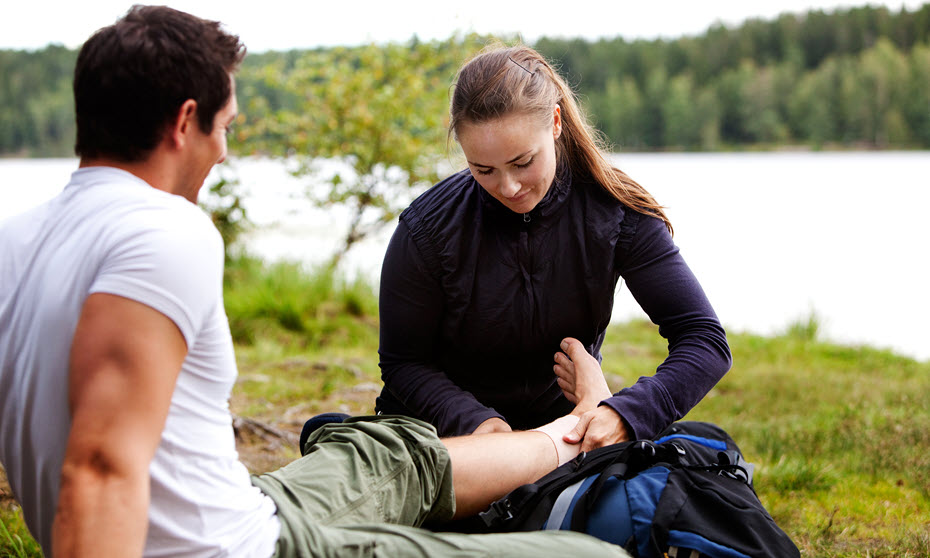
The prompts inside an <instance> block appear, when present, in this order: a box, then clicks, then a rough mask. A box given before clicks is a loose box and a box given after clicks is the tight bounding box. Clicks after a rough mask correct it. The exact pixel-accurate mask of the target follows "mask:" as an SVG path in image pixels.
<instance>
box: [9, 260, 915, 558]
mask: <svg viewBox="0 0 930 558" xmlns="http://www.w3.org/2000/svg"><path fill="white" fill-rule="evenodd" d="M226 302H227V313H228V315H229V318H230V323H231V324H233V325H232V329H233V332H234V335H235V338H236V357H237V362H238V365H239V371H240V379H239V382H238V383H237V385H236V388H235V390H234V392H233V398H232V401H231V408H232V410H233V412H234V413H236V414H238V415H240V416H244V417H248V418H251V419H255V420H259V421H262V422H264V423H268V424H270V425H272V426H274V427H275V428H279V429H281V430H285V431H288V432H292V433H296V432H299V430H300V425H301V424H302V423H303V421H304V420H305V419H306V418H308V417H309V416H312V415H314V414H316V413H319V412H324V411H334V410H342V411H344V412H349V413H352V414H365V413H370V412H371V410H372V408H373V405H374V398H375V396H376V395H377V393H378V391H379V390H380V387H381V383H380V372H379V369H378V354H377V345H378V320H377V300H376V295H375V293H374V289H373V288H372V286H370V285H367V284H365V283H360V282H350V281H346V280H344V279H341V278H340V277H339V276H338V275H336V274H334V273H332V272H331V271H328V270H325V269H324V270H306V269H303V268H301V267H299V266H296V265H293V264H276V265H265V264H262V263H260V262H257V261H254V260H248V259H243V260H237V261H235V262H234V263H233V264H231V265H230V268H229V272H228V274H227V282H226ZM729 340H730V345H731V349H732V351H733V357H734V364H733V369H732V370H731V371H730V372H729V373H728V374H727V375H726V376H725V377H724V379H723V380H722V381H721V382H720V383H719V384H718V385H717V386H716V387H715V388H714V389H713V390H711V392H710V393H708V394H707V396H706V397H705V398H704V399H703V401H701V403H700V404H699V405H698V406H697V407H696V408H695V409H693V410H692V412H691V413H689V414H688V416H687V417H686V418H687V419H691V420H705V421H710V422H714V423H716V424H719V425H720V426H721V427H723V428H724V429H726V430H727V431H728V432H730V433H731V434H732V436H733V437H734V439H735V440H736V441H737V443H738V444H739V445H740V448H741V449H742V451H743V453H744V454H745V456H746V458H747V460H749V461H751V462H753V463H755V464H756V477H755V482H756V490H757V492H758V494H759V497H760V498H761V499H762V501H763V503H764V504H765V506H766V508H767V509H768V510H769V512H770V513H771V514H772V516H773V517H774V518H775V520H776V521H777V522H778V524H779V525H780V526H781V527H782V528H783V529H784V530H785V531H786V532H787V533H788V534H789V535H790V536H791V537H792V538H793V539H794V540H795V542H796V543H797V544H798V545H799V546H800V547H801V549H802V555H803V556H812V557H821V556H830V557H841V558H846V557H869V558H878V557H888V558H891V557H907V558H930V363H926V362H923V363H922V362H916V361H914V360H912V359H909V358H905V357H902V356H899V355H896V354H894V353H892V352H889V351H885V350H876V349H871V348H868V347H848V346H840V345H834V344H830V343H824V342H821V341H819V340H818V324H817V321H816V318H814V317H812V318H810V319H808V320H806V321H804V322H799V323H798V324H795V325H793V326H791V327H789V328H787V329H786V331H785V332H784V334H782V335H775V336H770V337H762V336H757V335H750V334H743V333H731V334H729ZM602 352H603V355H604V364H603V368H604V372H605V374H606V375H607V378H608V383H609V384H610V386H611V388H613V389H615V390H617V389H620V388H621V387H623V386H625V385H630V384H632V383H633V382H635V381H636V380H637V378H639V377H640V376H648V375H651V374H653V373H654V371H655V367H656V366H657V365H658V364H659V363H660V362H661V361H662V360H663V359H664V358H665V356H666V354H667V347H666V342H665V340H664V339H662V338H661V337H659V335H658V333H657V331H656V327H655V326H654V325H653V324H650V323H648V322H641V321H634V322H630V323H626V324H618V325H614V326H611V328H610V330H609V331H608V334H607V338H606V342H605V345H604V347H603V350H602ZM243 444H244V445H241V446H240V451H241V452H243V459H244V460H245V461H246V463H247V464H248V465H250V466H251V467H252V468H253V470H255V471H261V470H267V469H269V468H272V467H275V466H279V464H283V463H285V462H287V461H288V460H290V459H293V457H294V456H295V449H294V448H293V447H291V444H290V443H283V444H278V445H275V444H267V443H265V442H262V441H259V442H243ZM0 520H2V521H3V524H4V527H5V528H6V529H7V532H9V533H10V535H8V536H5V535H4V532H3V531H0V558H2V557H5V556H38V555H39V553H38V549H37V547H36V546H35V543H34V542H32V540H31V539H30V538H29V537H28V534H27V533H26V530H25V527H24V526H23V524H22V521H21V519H20V516H19V512H18V511H17V510H16V509H15V508H14V507H13V505H12V501H11V500H10V499H9V498H7V499H6V500H4V501H3V502H0ZM16 537H19V538H18V539H17V538H16ZM17 541H22V543H23V545H22V546H21V547H20V546H18V542H17ZM20 549H22V550H20ZM20 552H23V553H25V554H20Z"/></svg>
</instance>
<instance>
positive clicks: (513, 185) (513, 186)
mask: <svg viewBox="0 0 930 558" xmlns="http://www.w3.org/2000/svg"><path fill="white" fill-rule="evenodd" d="M519 191H520V183H519V182H517V181H516V180H514V179H513V177H511V176H504V177H503V178H502V179H501V195H502V196H504V197H505V198H512V197H514V196H516V195H517V193H518V192H519Z"/></svg>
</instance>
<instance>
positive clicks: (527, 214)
mask: <svg viewBox="0 0 930 558" xmlns="http://www.w3.org/2000/svg"><path fill="white" fill-rule="evenodd" d="M523 222H524V223H529V222H530V214H529V213H524V214H523Z"/></svg>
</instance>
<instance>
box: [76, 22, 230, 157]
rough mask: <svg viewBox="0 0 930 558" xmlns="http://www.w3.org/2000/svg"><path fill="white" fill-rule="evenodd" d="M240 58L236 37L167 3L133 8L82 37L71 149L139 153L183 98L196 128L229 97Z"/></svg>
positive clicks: (206, 128)
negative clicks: (193, 106)
mask: <svg viewBox="0 0 930 558" xmlns="http://www.w3.org/2000/svg"><path fill="white" fill-rule="evenodd" d="M243 57H245V47H244V46H243V45H242V43H241V42H239V37H238V36H236V35H230V34H228V33H226V32H224V31H223V30H222V29H221V27H220V23H219V22H215V21H207V20H204V19H200V18H198V17H195V16H192V15H190V14H187V13H184V12H180V11H177V10H174V9H171V8H168V7H165V6H139V5H136V6H133V7H132V8H131V9H130V10H129V12H128V13H127V14H126V15H125V16H124V17H123V18H122V19H120V20H119V21H117V22H116V23H115V24H113V25H110V26H109V27H104V28H103V29H100V30H99V31H97V32H96V33H94V35H93V36H92V37H91V38H90V39H88V40H87V42H86V43H84V46H83V47H82V48H81V51H80V53H79V54H78V59H77V64H76V66H75V69H74V105H75V113H76V115H77V142H76V144H75V146H74V150H75V152H76V153H77V154H78V155H79V156H80V157H87V158H97V157H108V158H114V159H117V160H119V161H123V162H136V161H140V160H142V159H144V158H145V157H146V156H147V155H148V154H149V153H151V151H152V150H153V149H154V148H155V147H156V146H157V145H158V142H159V141H161V138H162V134H164V132H165V130H166V128H167V126H168V125H169V124H170V122H171V121H172V119H173V118H174V117H176V116H177V114H178V110H179V109H180V108H181V105H182V104H184V102H185V101H186V100H188V99H193V100H195V101H197V121H198V124H199V126H200V129H201V131H203V132H204V133H209V132H210V131H212V129H213V119H214V117H215V116H216V113H217V112H218V111H219V110H220V109H221V108H223V107H224V106H225V105H226V102H227V101H228V100H229V97H230V93H231V90H232V86H231V83H230V79H229V75H230V74H231V73H232V72H234V71H236V69H237V68H238V66H239V64H240V63H241V62H242V59H243Z"/></svg>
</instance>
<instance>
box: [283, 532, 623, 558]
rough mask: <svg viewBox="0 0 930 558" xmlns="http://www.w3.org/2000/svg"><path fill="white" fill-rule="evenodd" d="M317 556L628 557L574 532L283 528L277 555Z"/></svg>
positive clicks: (431, 557)
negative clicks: (461, 531) (485, 532)
mask: <svg viewBox="0 0 930 558" xmlns="http://www.w3.org/2000/svg"><path fill="white" fill-rule="evenodd" d="M318 556H319V557H332V558H345V557H350V556H383V557H388V558H445V557H451V556H455V557H472V556H474V557H483V558H489V557H495V558H496V557H498V556H506V557H507V558H546V557H550V556H551V557H553V558H564V557H565V556H572V557H575V558H580V557H588V556H590V557H597V558H614V557H616V558H629V554H627V553H626V552H625V551H624V550H623V549H622V548H621V547H619V546H615V545H612V544H610V543H606V542H604V541H601V540H599V539H596V538H594V537H591V536H589V535H585V534H582V533H576V532H573V531H533V532H525V533H500V534H491V535H464V534H459V533H434V532H431V531H427V530H426V529H419V528H416V527H407V526H401V525H387V524H369V525H348V526H311V527H310V528H307V529H304V530H302V531H301V532H299V533H287V534H284V533H282V538H281V540H280V541H279V543H278V549H277V552H276V554H275V557H276V558H294V557H318Z"/></svg>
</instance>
